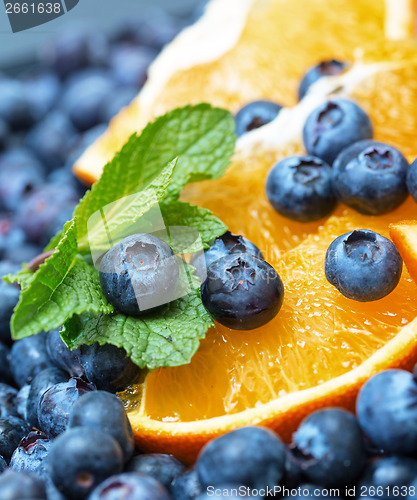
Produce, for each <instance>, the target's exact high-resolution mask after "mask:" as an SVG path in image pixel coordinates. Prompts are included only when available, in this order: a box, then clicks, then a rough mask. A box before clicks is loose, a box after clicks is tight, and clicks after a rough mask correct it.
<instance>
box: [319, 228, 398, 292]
mask: <svg viewBox="0 0 417 500" xmlns="http://www.w3.org/2000/svg"><path fill="white" fill-rule="evenodd" d="M402 265H403V264H402V259H401V257H400V254H399V253H398V250H397V248H396V247H395V245H394V243H392V241H390V240H389V239H387V238H385V237H384V236H381V235H380V234H378V233H375V232H374V231H370V230H366V229H360V230H357V231H351V232H350V233H345V234H343V235H342V236H339V237H338V238H336V239H335V240H334V241H333V242H332V243H331V244H330V246H329V248H328V249H327V252H326V257H325V261H324V270H325V273H326V278H327V279H328V281H329V282H330V283H331V284H332V285H333V286H335V287H336V288H337V289H338V290H339V292H340V293H342V294H343V295H344V296H345V297H348V298H349V299H352V300H357V301H359V302H368V301H372V300H379V299H382V298H383V297H385V296H386V295H388V294H389V293H391V292H392V291H393V290H394V288H395V287H396V286H397V285H398V282H399V281H400V278H401V271H402Z"/></svg>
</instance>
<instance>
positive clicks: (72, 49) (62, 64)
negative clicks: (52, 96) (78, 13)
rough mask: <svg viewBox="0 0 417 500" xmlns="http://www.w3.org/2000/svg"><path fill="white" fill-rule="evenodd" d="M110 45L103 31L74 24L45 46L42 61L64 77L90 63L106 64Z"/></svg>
mask: <svg viewBox="0 0 417 500" xmlns="http://www.w3.org/2000/svg"><path fill="white" fill-rule="evenodd" d="M107 57H108V45H107V41H106V39H105V37H104V36H103V35H102V34H101V33H93V32H91V29H89V28H83V27H79V26H72V27H71V29H70V30H66V31H64V32H61V33H59V35H58V36H57V37H56V38H55V40H53V41H51V42H50V43H48V44H47V45H45V46H44V49H43V51H42V53H41V61H42V62H43V63H44V64H46V65H47V66H48V67H50V68H51V69H52V71H54V72H56V73H57V74H58V75H59V76H61V77H62V78H65V77H67V76H69V75H70V74H71V73H74V72H75V71H77V70H80V69H83V68H86V67H87V66H90V65H95V66H101V65H105V63H106V60H107Z"/></svg>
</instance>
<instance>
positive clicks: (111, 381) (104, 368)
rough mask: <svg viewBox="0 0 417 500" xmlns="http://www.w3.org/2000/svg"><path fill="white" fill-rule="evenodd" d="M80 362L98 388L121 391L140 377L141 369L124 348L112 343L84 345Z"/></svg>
mask: <svg viewBox="0 0 417 500" xmlns="http://www.w3.org/2000/svg"><path fill="white" fill-rule="evenodd" d="M80 352H81V356H80V362H81V365H82V367H83V369H84V372H85V376H86V377H87V379H88V380H89V381H90V382H92V383H93V384H94V385H95V386H96V387H97V389H100V390H103V391H108V392H112V393H115V392H119V391H122V390H124V389H126V387H127V386H128V385H130V384H132V383H133V382H134V381H135V380H136V379H137V377H138V375H139V373H140V369H139V367H138V366H137V365H135V364H134V363H133V362H132V361H131V360H130V358H129V357H128V356H127V354H126V351H125V350H124V349H122V348H119V347H116V346H113V345H111V344H104V345H102V346H101V345H99V344H98V343H94V344H92V345H83V346H81V347H80Z"/></svg>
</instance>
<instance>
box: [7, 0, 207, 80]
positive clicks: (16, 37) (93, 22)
mask: <svg viewBox="0 0 417 500" xmlns="http://www.w3.org/2000/svg"><path fill="white" fill-rule="evenodd" d="M22 1H23V0H22ZM27 1H28V2H30V1H31V0H27ZM44 1H45V2H46V1H51V0H44ZM199 3H201V2H200V1H199V0H152V1H151V2H150V1H149V0H80V3H79V4H78V5H77V6H76V7H75V8H74V9H73V10H71V11H69V12H67V13H66V14H65V15H63V16H62V17H60V18H58V19H55V20H53V21H51V22H49V23H47V24H44V25H42V26H39V27H36V28H32V29H30V30H27V31H22V32H20V33H12V30H11V28H10V23H9V20H8V17H7V14H6V12H5V6H4V3H3V1H1V3H0V67H1V68H3V69H6V70H7V69H12V70H13V69H14V68H15V67H16V66H19V65H24V64H25V63H27V62H29V61H31V60H33V58H34V56H35V54H36V52H37V51H38V50H39V48H40V47H42V46H43V45H44V44H45V43H48V41H49V40H51V39H52V38H53V36H54V34H56V33H59V32H60V31H62V30H64V29H67V28H68V27H69V26H71V25H73V24H74V23H75V24H80V23H81V24H83V25H87V26H90V27H91V28H92V29H99V30H104V31H105V32H112V30H114V28H115V26H116V25H117V23H118V21H119V22H120V21H121V20H123V19H126V18H129V17H131V16H136V17H138V16H140V15H143V14H142V13H143V11H144V10H146V6H149V5H156V6H159V7H161V8H163V9H164V10H166V11H167V12H169V13H172V14H175V15H176V16H178V17H180V18H184V19H187V18H188V17H189V16H190V15H192V13H193V11H194V10H195V8H196V6H197V5H198V4H199Z"/></svg>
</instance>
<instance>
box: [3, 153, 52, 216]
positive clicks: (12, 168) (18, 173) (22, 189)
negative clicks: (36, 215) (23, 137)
mask: <svg viewBox="0 0 417 500" xmlns="http://www.w3.org/2000/svg"><path fill="white" fill-rule="evenodd" d="M44 179H45V171H44V167H43V166H42V165H41V163H40V162H39V161H38V160H37V158H35V157H34V156H33V154H32V153H31V152H30V151H28V150H26V149H12V150H10V151H8V152H7V153H5V154H3V155H2V156H1V157H0V202H1V204H2V205H3V206H4V208H6V209H7V210H10V211H13V212H14V211H15V210H17V208H19V206H20V205H21V203H22V200H23V198H24V197H25V196H26V195H27V194H29V193H31V192H32V191H34V190H35V189H36V188H38V187H40V186H41V185H42V184H43V182H44Z"/></svg>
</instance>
